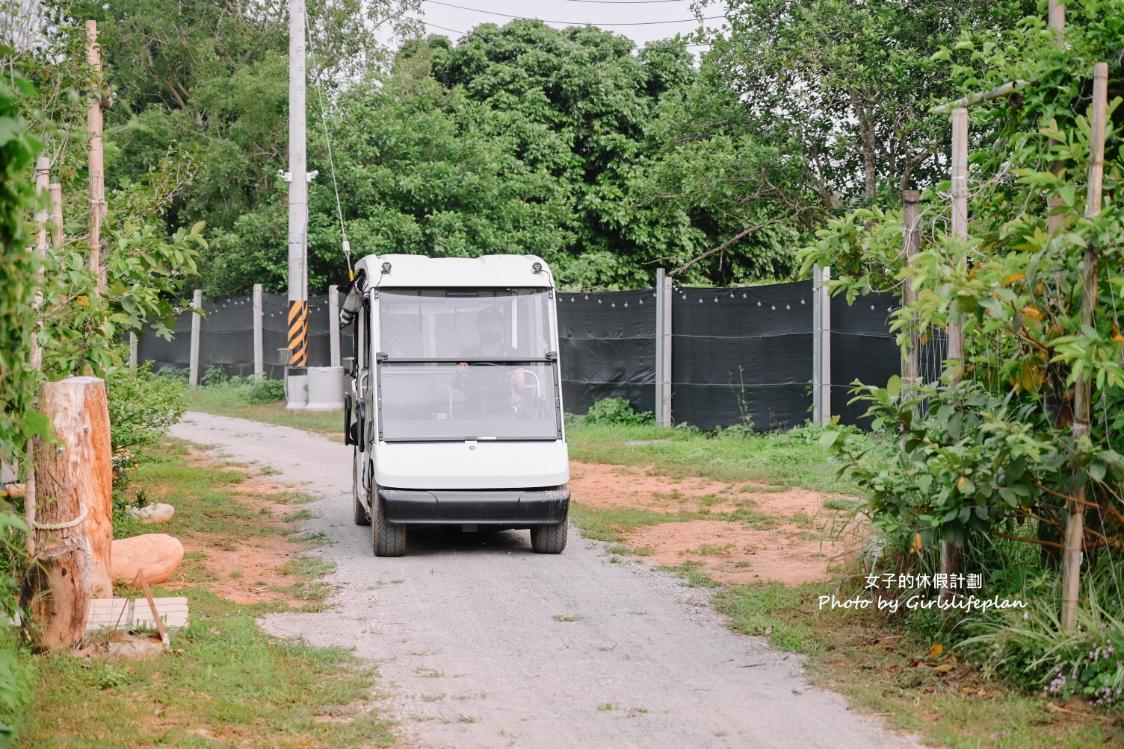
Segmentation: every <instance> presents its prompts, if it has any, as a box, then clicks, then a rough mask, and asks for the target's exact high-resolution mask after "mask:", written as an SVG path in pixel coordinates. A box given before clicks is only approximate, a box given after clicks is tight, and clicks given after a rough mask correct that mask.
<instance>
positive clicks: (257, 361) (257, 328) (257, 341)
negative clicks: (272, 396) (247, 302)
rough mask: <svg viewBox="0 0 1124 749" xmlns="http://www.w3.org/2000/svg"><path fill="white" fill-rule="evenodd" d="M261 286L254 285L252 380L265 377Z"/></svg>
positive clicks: (258, 284)
mask: <svg viewBox="0 0 1124 749" xmlns="http://www.w3.org/2000/svg"><path fill="white" fill-rule="evenodd" d="M261 306H262V305H261V284H260V283H256V284H254V379H255V380H260V379H262V378H263V377H265V353H264V349H263V348H262V314H261Z"/></svg>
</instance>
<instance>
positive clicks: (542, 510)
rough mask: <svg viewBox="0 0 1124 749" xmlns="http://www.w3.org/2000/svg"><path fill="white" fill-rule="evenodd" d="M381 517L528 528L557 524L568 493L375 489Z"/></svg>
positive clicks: (417, 522)
mask: <svg viewBox="0 0 1124 749" xmlns="http://www.w3.org/2000/svg"><path fill="white" fill-rule="evenodd" d="M379 501H380V502H382V511H383V513H384V517H385V518H386V519H387V520H388V521H389V522H391V523H396V524H401V525H502V526H512V527H519V526H532V525H548V524H551V523H561V522H562V521H563V520H565V519H566V513H567V511H568V509H569V507H570V489H569V488H568V487H565V486H556V487H551V488H547V489H471V490H470V489H464V490H461V489H433V490H418V489H384V488H380V489H379Z"/></svg>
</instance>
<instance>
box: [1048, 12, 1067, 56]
mask: <svg viewBox="0 0 1124 749" xmlns="http://www.w3.org/2000/svg"><path fill="white" fill-rule="evenodd" d="M1047 14H1048V15H1047V18H1048V22H1049V24H1050V28H1051V29H1053V30H1054V35H1055V42H1056V44H1057V45H1058V46H1059V47H1060V46H1061V45H1063V44H1065V2H1063V1H1062V0H1050V3H1049V10H1048V11H1047Z"/></svg>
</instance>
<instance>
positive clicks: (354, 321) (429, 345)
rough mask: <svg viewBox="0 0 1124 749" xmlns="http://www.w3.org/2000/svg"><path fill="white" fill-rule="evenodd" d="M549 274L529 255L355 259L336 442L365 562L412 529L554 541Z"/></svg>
mask: <svg viewBox="0 0 1124 749" xmlns="http://www.w3.org/2000/svg"><path fill="white" fill-rule="evenodd" d="M555 296H556V294H555V289H554V280H553V277H552V276H551V273H550V269H549V268H548V267H547V265H546V263H545V262H543V261H542V260H541V259H540V258H537V257H534V256H531V255H489V256H485V257H479V258H428V257H424V256H419V255H378V256H375V255H372V256H368V257H366V258H364V259H363V260H361V261H360V262H359V263H358V265H357V266H356V275H355V281H354V282H353V284H352V286H351V288H350V289H349V291H348V295H347V298H346V300H345V302H344V306H343V310H342V311H341V313H340V322H341V325H353V326H354V328H353V331H354V334H355V350H354V352H353V353H354V357H353V358H351V359H349V360H348V363H347V370H348V374H349V375H350V392H349V393H347V394H346V395H345V399H344V400H345V416H344V419H345V422H344V423H345V441H346V442H347V443H348V444H350V445H353V446H354V447H353V461H352V479H353V488H352V493H353V495H354V496H353V500H354V504H355V522H356V523H357V524H359V525H363V526H366V525H369V526H370V527H371V539H372V545H373V546H374V552H375V554H376V555H377V556H401V555H402V554H404V553H405V552H406V532H407V529H408V528H410V527H414V526H453V527H459V528H461V529H462V530H468V531H472V530H480V529H482V528H491V529H530V531H531V545H532V547H533V548H534V550H535V551H537V552H540V553H545V554H557V553H560V552H561V551H562V550H563V549H564V548H565V546H566V518H567V514H568V511H569V504H570V491H569V489H568V488H567V486H566V483H567V481H569V459H568V454H567V449H566V434H565V429H564V425H563V421H562V388H561V372H560V370H559V362H558V326H557V318H556V313H555Z"/></svg>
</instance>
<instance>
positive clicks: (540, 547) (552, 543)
mask: <svg viewBox="0 0 1124 749" xmlns="http://www.w3.org/2000/svg"><path fill="white" fill-rule="evenodd" d="M531 548H532V549H534V550H535V551H536V552H537V553H539V554H561V553H562V550H563V549H565V548H566V521H565V520H563V521H562V522H561V523H552V524H550V525H536V526H535V527H534V528H531Z"/></svg>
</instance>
